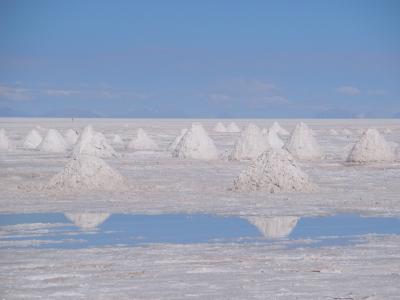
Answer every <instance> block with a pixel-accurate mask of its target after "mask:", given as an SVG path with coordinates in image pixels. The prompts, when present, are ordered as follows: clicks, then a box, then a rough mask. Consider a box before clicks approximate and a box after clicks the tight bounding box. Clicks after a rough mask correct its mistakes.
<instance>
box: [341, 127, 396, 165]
mask: <svg viewBox="0 0 400 300" xmlns="http://www.w3.org/2000/svg"><path fill="white" fill-rule="evenodd" d="M394 159H395V154H394V153H393V150H392V147H391V146H390V145H389V143H388V142H387V141H386V140H385V138H384V137H383V136H382V135H381V134H380V133H379V132H378V130H376V129H373V128H370V129H367V130H366V131H365V132H364V133H363V135H362V136H361V138H360V140H359V141H358V142H357V143H356V144H355V145H354V147H353V149H352V150H351V152H350V155H349V157H348V158H347V161H349V162H358V163H367V162H384V161H392V160H394Z"/></svg>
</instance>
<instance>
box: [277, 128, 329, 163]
mask: <svg viewBox="0 0 400 300" xmlns="http://www.w3.org/2000/svg"><path fill="white" fill-rule="evenodd" d="M285 149H287V150H288V151H289V152H290V153H291V154H292V155H293V156H294V157H295V158H297V159H304V160H313V159H319V158H321V157H322V152H321V149H320V147H319V145H318V143H317V141H316V140H315V138H314V136H313V132H312V130H311V129H310V128H308V126H307V125H306V124H304V123H302V122H301V123H299V124H297V125H296V128H295V129H294V131H293V133H292V136H291V137H290V139H289V141H288V142H287V144H286V145H285Z"/></svg>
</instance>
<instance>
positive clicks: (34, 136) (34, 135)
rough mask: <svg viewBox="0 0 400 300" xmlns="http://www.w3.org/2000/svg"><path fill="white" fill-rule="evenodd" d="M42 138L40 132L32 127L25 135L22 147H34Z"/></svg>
mask: <svg viewBox="0 0 400 300" xmlns="http://www.w3.org/2000/svg"><path fill="white" fill-rule="evenodd" d="M42 140H43V138H42V136H41V135H40V133H39V132H38V131H37V130H36V129H32V130H31V131H29V133H28V135H27V136H26V137H25V140H24V142H23V147H24V148H26V149H36V148H37V147H38V146H39V145H40V143H41V142H42Z"/></svg>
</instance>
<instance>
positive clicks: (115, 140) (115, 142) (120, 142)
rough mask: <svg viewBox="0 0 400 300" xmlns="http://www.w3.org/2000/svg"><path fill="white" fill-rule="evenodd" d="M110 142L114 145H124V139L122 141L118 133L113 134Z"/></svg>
mask: <svg viewBox="0 0 400 300" xmlns="http://www.w3.org/2000/svg"><path fill="white" fill-rule="evenodd" d="M112 144H113V145H114V146H123V145H124V141H123V139H122V138H121V136H119V135H118V134H115V135H114V138H113V140H112Z"/></svg>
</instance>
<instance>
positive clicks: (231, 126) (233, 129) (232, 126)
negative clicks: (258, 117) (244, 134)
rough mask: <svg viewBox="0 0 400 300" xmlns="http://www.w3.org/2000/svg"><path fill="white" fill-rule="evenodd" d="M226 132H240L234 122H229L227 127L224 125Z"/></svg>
mask: <svg viewBox="0 0 400 300" xmlns="http://www.w3.org/2000/svg"><path fill="white" fill-rule="evenodd" d="M226 131H227V132H240V128H239V126H237V125H236V123H235V122H231V123H229V125H228V127H226Z"/></svg>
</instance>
